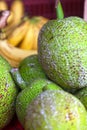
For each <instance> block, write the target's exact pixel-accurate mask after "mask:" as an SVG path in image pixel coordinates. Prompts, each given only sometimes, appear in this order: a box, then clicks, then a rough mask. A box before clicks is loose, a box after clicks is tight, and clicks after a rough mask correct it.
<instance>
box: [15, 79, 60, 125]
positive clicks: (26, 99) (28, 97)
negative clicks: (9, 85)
mask: <svg viewBox="0 0 87 130" xmlns="http://www.w3.org/2000/svg"><path fill="white" fill-rule="evenodd" d="M48 89H49V90H50V89H51V90H54V89H61V88H60V87H59V86H58V85H56V84H55V83H53V82H51V81H50V80H48V79H36V80H35V81H34V82H33V83H32V84H31V85H30V86H28V87H27V88H25V89H24V90H22V91H21V92H20V93H19V95H18V96H17V101H16V113H17V116H18V119H19V121H20V122H21V124H22V125H23V126H24V123H25V115H26V108H27V105H29V104H30V103H31V101H32V100H33V99H34V98H36V97H37V96H38V95H39V94H40V93H41V92H43V91H45V90H48Z"/></svg>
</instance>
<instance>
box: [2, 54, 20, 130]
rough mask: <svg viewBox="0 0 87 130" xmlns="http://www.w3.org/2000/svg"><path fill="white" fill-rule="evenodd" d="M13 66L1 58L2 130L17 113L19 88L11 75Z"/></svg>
mask: <svg viewBox="0 0 87 130" xmlns="http://www.w3.org/2000/svg"><path fill="white" fill-rule="evenodd" d="M10 69H11V66H10V65H9V63H8V62H7V61H6V60H5V59H4V58H3V57H1V56H0V129H2V128H3V127H5V126H6V125H7V124H8V123H9V122H10V121H11V120H12V118H13V115H14V113H15V100H16V96H17V93H18V91H17V88H16V86H15V83H14V82H13V79H12V77H11V75H10Z"/></svg>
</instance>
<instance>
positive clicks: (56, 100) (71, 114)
mask: <svg viewBox="0 0 87 130" xmlns="http://www.w3.org/2000/svg"><path fill="white" fill-rule="evenodd" d="M86 129H87V111H86V109H85V107H84V106H83V104H82V103H81V102H80V101H79V100H78V99H77V98H76V97H74V96H73V95H71V94H69V93H67V92H64V91H62V90H47V91H45V92H43V93H41V94H40V95H39V96H38V97H37V98H36V99H35V100H33V101H32V103H31V104H30V105H29V106H28V107H27V113H26V118H25V130H86Z"/></svg>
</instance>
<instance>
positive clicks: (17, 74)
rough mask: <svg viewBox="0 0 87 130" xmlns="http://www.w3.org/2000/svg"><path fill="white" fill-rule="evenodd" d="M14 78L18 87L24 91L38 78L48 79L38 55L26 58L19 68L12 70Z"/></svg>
mask: <svg viewBox="0 0 87 130" xmlns="http://www.w3.org/2000/svg"><path fill="white" fill-rule="evenodd" d="M11 74H12V77H13V79H14V81H15V83H17V85H18V86H19V87H20V88H21V89H24V88H26V87H27V86H28V85H30V84H31V83H32V82H33V81H34V80H35V79H37V78H46V75H45V73H44V71H43V69H42V67H41V65H40V63H39V61H38V55H31V56H28V57H26V58H24V59H23V60H22V61H21V62H20V65H19V67H18V68H12V70H11Z"/></svg>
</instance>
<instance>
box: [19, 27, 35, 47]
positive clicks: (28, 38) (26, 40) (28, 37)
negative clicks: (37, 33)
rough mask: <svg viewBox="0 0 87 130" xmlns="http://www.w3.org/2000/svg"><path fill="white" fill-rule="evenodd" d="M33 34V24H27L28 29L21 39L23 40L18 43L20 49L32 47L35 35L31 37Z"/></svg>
mask: <svg viewBox="0 0 87 130" xmlns="http://www.w3.org/2000/svg"><path fill="white" fill-rule="evenodd" d="M32 34H34V30H33V25H31V27H30V25H29V27H28V31H27V33H26V35H25V37H24V39H23V41H22V42H21V44H20V48H21V49H26V50H31V49H32V47H33V39H35V37H33V35H32Z"/></svg>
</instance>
